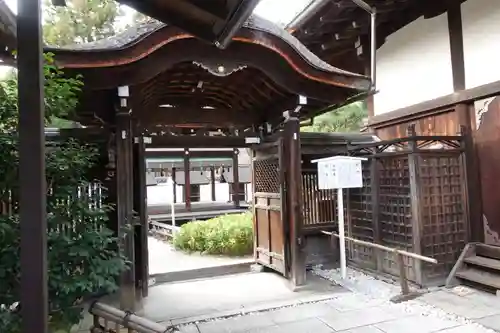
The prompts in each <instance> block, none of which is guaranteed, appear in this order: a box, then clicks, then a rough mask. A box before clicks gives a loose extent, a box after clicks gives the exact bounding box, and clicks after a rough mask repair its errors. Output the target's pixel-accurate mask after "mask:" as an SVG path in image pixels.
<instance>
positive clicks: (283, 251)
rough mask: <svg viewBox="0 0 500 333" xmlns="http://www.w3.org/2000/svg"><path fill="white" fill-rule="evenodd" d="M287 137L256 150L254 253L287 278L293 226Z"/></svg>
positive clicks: (260, 262)
mask: <svg viewBox="0 0 500 333" xmlns="http://www.w3.org/2000/svg"><path fill="white" fill-rule="evenodd" d="M283 156H284V149H283V139H282V138H281V137H279V138H278V139H277V140H276V141H274V142H270V143H264V144H261V145H259V146H258V147H256V148H255V149H254V151H253V160H252V166H253V187H254V191H253V192H254V196H253V200H254V256H255V260H256V262H257V263H259V264H262V265H264V266H266V267H269V268H271V269H273V270H275V271H277V272H279V273H281V274H283V275H284V276H285V277H289V273H290V248H289V239H290V237H289V227H288V223H285V222H284V221H286V220H287V219H286V205H285V203H286V195H285V173H284V169H285V167H284V158H283Z"/></svg>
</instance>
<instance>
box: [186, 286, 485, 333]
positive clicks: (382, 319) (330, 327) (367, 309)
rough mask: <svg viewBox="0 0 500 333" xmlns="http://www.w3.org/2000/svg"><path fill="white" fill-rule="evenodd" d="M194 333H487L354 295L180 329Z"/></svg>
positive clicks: (437, 315)
mask: <svg viewBox="0 0 500 333" xmlns="http://www.w3.org/2000/svg"><path fill="white" fill-rule="evenodd" d="M180 332H184V333H191V332H200V333H216V332H217V333H226V332H233V333H243V332H245V333H257V332H259V333H330V332H343V333H384V332H385V333H431V332H441V333H488V332H492V331H489V330H488V329H486V328H484V327H481V326H479V325H477V324H474V323H467V322H464V321H461V320H458V319H457V318H455V317H454V316H449V315H446V314H444V313H439V312H437V313H431V312H428V311H426V307H425V306H421V307H415V306H413V307H408V306H407V305H406V304H390V303H387V302H384V300H373V299H369V298H366V297H364V296H360V295H356V294H354V293H347V294H343V295H340V296H338V297H337V298H336V299H334V300H330V301H326V302H318V303H312V304H304V305H299V306H295V307H289V308H282V309H279V310H275V311H265V312H260V313H254V314H249V315H246V316H239V317H234V318H230V319H226V320H216V321H208V322H200V323H193V324H190V325H187V326H184V327H180Z"/></svg>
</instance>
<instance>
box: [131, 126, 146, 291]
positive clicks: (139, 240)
mask: <svg viewBox="0 0 500 333" xmlns="http://www.w3.org/2000/svg"><path fill="white" fill-rule="evenodd" d="M145 153H146V145H145V143H144V137H143V136H142V135H140V136H139V137H137V138H135V144H134V165H135V168H134V184H135V186H134V187H135V188H136V190H135V191H134V210H135V211H136V212H137V213H138V215H139V221H140V224H139V225H138V226H136V228H135V229H136V234H135V239H136V244H135V255H136V256H135V259H136V277H137V281H136V282H137V287H139V288H140V289H141V294H142V296H143V297H146V296H147V295H148V280H149V255H148V231H149V224H148V213H147V193H146V159H145V155H146V154H145Z"/></svg>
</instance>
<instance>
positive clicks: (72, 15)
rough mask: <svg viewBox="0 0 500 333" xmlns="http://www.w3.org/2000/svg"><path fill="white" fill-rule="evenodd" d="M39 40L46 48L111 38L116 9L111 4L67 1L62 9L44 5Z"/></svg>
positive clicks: (92, 0)
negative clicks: (41, 36)
mask: <svg viewBox="0 0 500 333" xmlns="http://www.w3.org/2000/svg"><path fill="white" fill-rule="evenodd" d="M44 10H45V11H44V14H45V15H44V27H43V36H44V40H45V42H46V43H47V44H49V45H53V46H68V45H72V44H75V43H88V42H94V41H96V40H99V39H103V38H106V37H110V36H113V35H115V33H116V31H115V26H116V23H117V19H118V17H119V16H120V14H121V12H120V6H119V4H118V3H117V2H116V1H113V0H68V1H67V6H66V7H59V6H53V5H52V1H51V0H45V3H44Z"/></svg>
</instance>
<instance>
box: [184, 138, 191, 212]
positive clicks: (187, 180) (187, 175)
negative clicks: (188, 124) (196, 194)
mask: <svg viewBox="0 0 500 333" xmlns="http://www.w3.org/2000/svg"><path fill="white" fill-rule="evenodd" d="M190 169H191V167H190V163H189V148H185V149H184V201H185V203H186V211H188V212H190V211H191V170H190Z"/></svg>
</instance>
